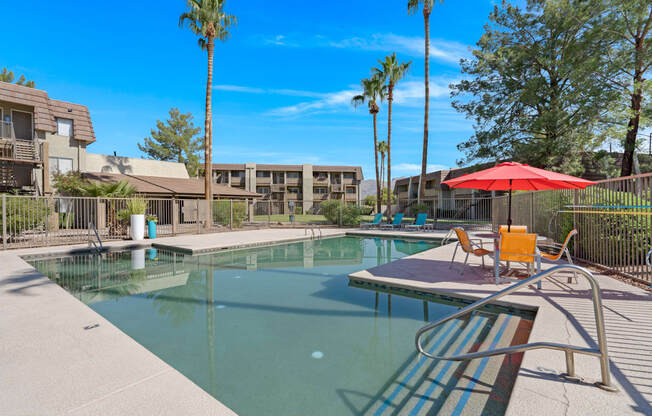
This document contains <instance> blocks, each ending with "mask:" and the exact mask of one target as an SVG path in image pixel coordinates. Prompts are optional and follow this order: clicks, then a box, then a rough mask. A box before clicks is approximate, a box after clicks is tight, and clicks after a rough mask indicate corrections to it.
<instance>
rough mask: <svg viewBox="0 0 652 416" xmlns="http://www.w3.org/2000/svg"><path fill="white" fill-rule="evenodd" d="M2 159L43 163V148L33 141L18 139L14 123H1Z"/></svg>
mask: <svg viewBox="0 0 652 416" xmlns="http://www.w3.org/2000/svg"><path fill="white" fill-rule="evenodd" d="M0 159H4V160H25V161H30V162H41V146H40V144H39V143H35V142H34V141H32V140H19V139H16V136H15V134H14V128H13V123H11V122H7V121H2V122H0Z"/></svg>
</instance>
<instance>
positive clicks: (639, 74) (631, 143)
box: [620, 37, 645, 176]
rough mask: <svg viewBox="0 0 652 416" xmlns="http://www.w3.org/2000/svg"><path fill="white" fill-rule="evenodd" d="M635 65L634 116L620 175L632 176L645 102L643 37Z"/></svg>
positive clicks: (629, 129)
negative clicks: (642, 104) (643, 87)
mask: <svg viewBox="0 0 652 416" xmlns="http://www.w3.org/2000/svg"><path fill="white" fill-rule="evenodd" d="M635 44H636V52H635V59H634V62H635V65H636V68H635V69H634V85H633V88H634V91H633V92H632V104H631V110H632V116H631V117H630V119H629V123H627V135H626V136H625V143H624V146H623V147H624V148H625V149H624V152H623V163H622V166H621V168H620V176H630V175H631V174H632V169H633V167H634V151H635V150H636V136H638V125H639V121H640V119H641V103H642V102H643V90H642V85H643V71H642V69H643V65H644V64H645V63H644V62H643V60H642V59H641V55H642V54H643V38H642V37H641V38H638V39H636V43H635Z"/></svg>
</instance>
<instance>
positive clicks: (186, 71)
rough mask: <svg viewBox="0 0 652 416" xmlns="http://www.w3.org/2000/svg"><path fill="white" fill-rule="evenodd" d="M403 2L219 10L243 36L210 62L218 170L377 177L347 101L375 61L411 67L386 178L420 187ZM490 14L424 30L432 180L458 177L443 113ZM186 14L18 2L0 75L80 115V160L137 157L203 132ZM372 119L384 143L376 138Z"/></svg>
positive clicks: (466, 132) (458, 9)
mask: <svg viewBox="0 0 652 416" xmlns="http://www.w3.org/2000/svg"><path fill="white" fill-rule="evenodd" d="M406 3H407V1H406V0H402V1H394V0H392V1H389V0H387V1H378V0H377V1H371V0H349V1H343V0H333V1H328V2H326V1H319V2H317V1H295V0H281V1H278V2H273V4H274V7H270V2H269V0H267V1H264V0H248V1H246V2H245V1H237V0H231V1H228V2H227V10H228V11H229V12H230V13H232V14H234V15H236V16H238V18H239V23H238V25H237V27H236V28H235V29H234V30H233V31H232V36H231V39H230V40H229V41H228V42H226V43H220V44H218V45H217V47H216V49H215V73H214V80H213V132H214V133H213V136H214V139H213V140H214V162H218V163H219V162H224V163H226V162H246V161H253V162H258V163H313V164H346V165H361V166H363V169H364V172H365V176H366V177H367V178H371V177H372V176H373V152H372V148H373V142H372V140H373V139H372V137H373V136H372V129H371V116H370V115H369V114H368V112H367V110H366V108H364V107H363V108H359V109H357V110H354V109H353V108H352V107H351V105H350V104H349V101H350V97H351V96H352V95H353V94H354V93H356V92H357V91H358V88H359V81H360V79H361V78H364V77H367V76H368V75H369V72H370V69H371V67H373V66H375V65H376V63H377V59H380V58H382V57H384V56H385V55H387V54H390V53H391V52H394V51H396V52H397V54H398V56H399V58H400V59H402V60H412V68H411V71H410V74H409V76H408V78H407V79H406V80H405V81H403V82H402V83H401V85H400V86H399V87H398V91H397V98H396V101H395V105H394V116H393V134H392V166H393V168H392V170H393V172H394V176H405V175H409V174H416V173H418V170H419V166H420V161H421V143H422V139H423V75H424V60H423V16H422V15H421V13H418V14H416V15H411V16H408V15H407V12H406ZM492 7H493V6H492V1H489V0H486V1H484V0H475V1H473V2H455V1H448V2H445V3H444V4H437V6H436V8H435V10H434V11H433V14H432V16H431V52H432V53H431V69H430V76H431V113H430V148H429V164H430V165H431V169H437V168H440V167H448V166H454V165H455V161H456V159H458V158H459V157H460V155H459V153H458V151H457V149H456V145H457V143H458V142H460V141H462V140H464V139H466V138H468V137H469V136H470V135H471V134H472V133H473V129H472V126H471V123H470V122H469V121H467V120H465V119H464V118H463V117H462V116H461V115H459V114H457V113H456V112H455V111H454V110H453V109H452V108H451V107H450V99H449V92H448V85H449V84H450V83H451V82H454V81H456V80H458V79H459V78H460V76H461V75H460V71H459V65H458V63H457V62H458V60H459V58H460V57H463V56H468V54H469V51H468V49H469V46H472V45H473V44H474V43H475V42H476V41H477V39H478V38H479V37H480V35H481V34H482V32H483V25H484V24H485V23H486V22H487V18H488V15H489V12H490V11H491V8H492ZM184 8H185V2H184V1H183V0H175V1H158V2H131V1H129V2H127V1H124V2H121V1H111V2H81V3H80V2H77V1H57V2H51V1H27V0H26V1H21V2H9V3H7V4H5V5H4V6H3V15H4V16H5V17H7V16H11V18H10V19H7V18H6V19H3V34H4V36H3V38H4V39H3V40H4V41H3V42H2V43H1V44H0V56H2V57H3V60H2V62H0V66H6V67H8V68H9V69H12V70H14V72H17V73H24V74H25V75H26V76H27V77H28V78H29V79H32V80H34V81H36V84H37V88H40V89H44V90H46V91H48V93H49V95H50V97H51V98H55V99H60V100H66V101H72V102H76V103H80V104H85V105H87V106H88V107H89V109H90V112H91V116H92V118H93V124H94V127H95V133H96V136H97V142H96V143H94V144H93V145H91V146H90V147H89V148H88V150H89V151H91V152H95V153H112V152H113V151H116V152H117V153H118V154H119V155H124V156H132V157H140V156H141V154H140V152H139V151H138V148H137V146H136V144H137V143H138V142H139V141H141V140H142V139H143V137H146V136H147V135H148V134H149V130H150V129H151V127H152V126H153V125H154V123H155V121H156V120H157V119H165V118H166V116H167V111H168V110H169V109H170V107H178V108H179V109H180V110H181V111H183V112H192V113H193V114H194V116H195V123H196V125H199V126H203V119H204V116H203V113H204V93H205V87H206V54H205V52H204V51H202V50H201V49H199V47H198V46H197V43H196V38H195V36H194V35H193V34H192V33H191V32H190V31H188V30H185V29H183V30H182V29H180V28H179V27H178V16H179V14H180V13H182V12H183V11H184ZM386 114H387V107H386V105H384V106H383V107H382V108H381V113H380V119H379V135H380V138H381V139H382V138H384V137H386V131H387V124H386Z"/></svg>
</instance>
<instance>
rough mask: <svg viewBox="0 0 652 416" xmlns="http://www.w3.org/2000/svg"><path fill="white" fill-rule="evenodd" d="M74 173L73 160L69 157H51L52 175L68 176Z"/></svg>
mask: <svg viewBox="0 0 652 416" xmlns="http://www.w3.org/2000/svg"><path fill="white" fill-rule="evenodd" d="M71 171H72V159H68V158H67V157H51V158H50V174H54V173H60V174H62V175H63V174H66V173H68V172H71Z"/></svg>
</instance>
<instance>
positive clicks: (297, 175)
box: [287, 172, 301, 179]
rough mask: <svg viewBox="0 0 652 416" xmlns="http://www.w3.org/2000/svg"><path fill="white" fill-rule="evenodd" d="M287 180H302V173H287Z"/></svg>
mask: <svg viewBox="0 0 652 416" xmlns="http://www.w3.org/2000/svg"><path fill="white" fill-rule="evenodd" d="M287 178H288V179H301V173H299V172H288V173H287Z"/></svg>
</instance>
